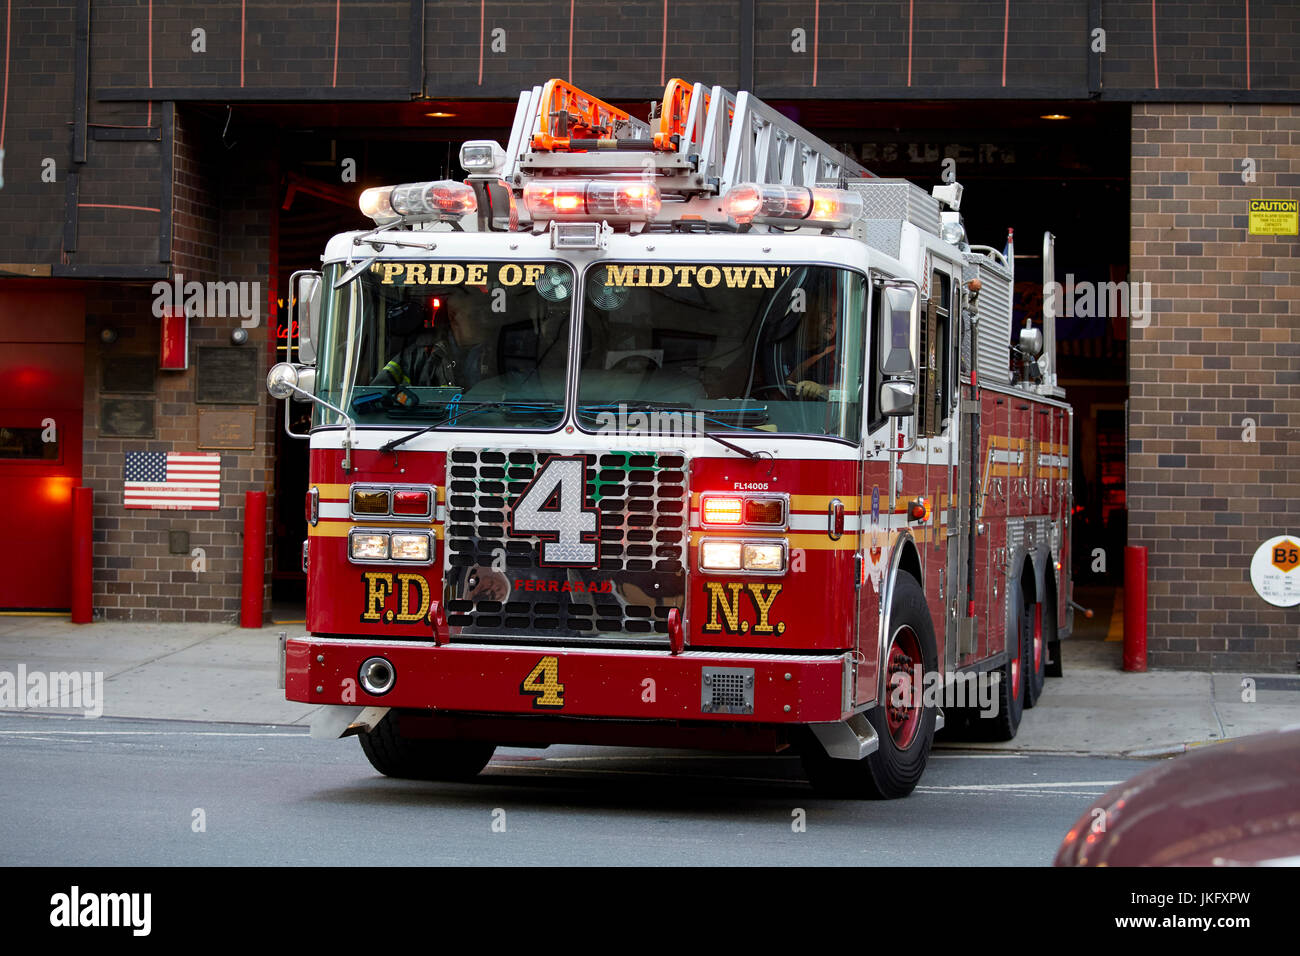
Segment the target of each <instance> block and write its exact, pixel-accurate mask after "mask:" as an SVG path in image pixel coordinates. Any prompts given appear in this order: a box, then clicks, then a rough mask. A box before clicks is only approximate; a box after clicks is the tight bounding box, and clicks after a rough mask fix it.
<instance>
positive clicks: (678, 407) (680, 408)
mask: <svg viewBox="0 0 1300 956" xmlns="http://www.w3.org/2000/svg"><path fill="white" fill-rule="evenodd" d="M620 407H622V408H626V409H632V410H633V411H638V412H669V413H674V412H682V413H684V414H683V415H682V421H683V422H684V421H685V420H686V416H687V415H690V414H692V413H694V412H695V411H700V412H702V413H703V414H706V415H707V414H711V413H710V412H708V411H707V410H706V409H694V408H692V407H691V406H690V405H688V404H686V403H684V402H682V403H677V404H673V403H668V402H618V403H616V404H605V405H580V406H579V407H578V414H579V415H587V416H588V417H591V416H592V415H593V412H595V410H597V409H599V412H595V413H596V414H599V413H600V412H608V411H610V410H615V411H617V410H618V409H619V408H620ZM720 424H722V423H720ZM694 434H696V435H703V436H704V437H705V438H712V439H713V440H714V441H715V442H717V443H718V444H719V445H722V446H723V447H724V448H730V449H731V450H732V451H734V452H736V453H737V454H741V455H744V456H745V457H746V458H765V457H770V453H769V452H763V453H761V454H760V453H759V452H756V451H750V450H749V449H748V448H745V447H743V446H741V445H737V444H734V443H732V442H729V441H727V439H725V438H723V437H721V436H720V435H716V434H714V433H713V432H706V431H697V432H695V433H694Z"/></svg>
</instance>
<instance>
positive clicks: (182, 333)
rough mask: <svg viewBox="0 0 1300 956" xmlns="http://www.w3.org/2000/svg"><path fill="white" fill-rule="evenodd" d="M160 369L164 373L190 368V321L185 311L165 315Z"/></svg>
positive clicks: (172, 311)
mask: <svg viewBox="0 0 1300 956" xmlns="http://www.w3.org/2000/svg"><path fill="white" fill-rule="evenodd" d="M158 367H159V368H160V369H162V370H163V371H164V372H183V371H185V370H186V369H187V368H189V367H190V320H189V317H188V316H186V314H185V310H184V309H168V310H167V311H166V312H164V313H163V317H162V341H161V344H160V346H159V348H158Z"/></svg>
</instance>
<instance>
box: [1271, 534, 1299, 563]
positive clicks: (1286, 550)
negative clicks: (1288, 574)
mask: <svg viewBox="0 0 1300 956" xmlns="http://www.w3.org/2000/svg"><path fill="white" fill-rule="evenodd" d="M1297 564H1300V545H1298V544H1296V543H1295V542H1294V541H1292V540H1291V539H1290V538H1287V539H1286V540H1284V541H1280V542H1278V543H1277V544H1275V545H1274V546H1273V566H1274V567H1276V568H1278V569H1279V570H1282V571H1290V570H1291V569H1292V568H1294V567H1295V566H1296V565H1297Z"/></svg>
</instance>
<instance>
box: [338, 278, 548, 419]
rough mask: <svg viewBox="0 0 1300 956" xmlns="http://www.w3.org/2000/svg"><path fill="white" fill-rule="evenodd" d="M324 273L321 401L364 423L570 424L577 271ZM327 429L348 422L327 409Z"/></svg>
mask: <svg viewBox="0 0 1300 956" xmlns="http://www.w3.org/2000/svg"><path fill="white" fill-rule="evenodd" d="M345 270H346V264H341V263H335V264H332V265H330V266H328V267H326V269H325V272H324V283H323V287H324V295H323V307H322V310H321V327H320V331H319V334H318V340H319V341H318V345H317V351H318V354H319V356H320V359H319V362H320V367H319V370H318V375H317V383H316V393H317V394H318V395H319V396H320V397H321V398H323V399H325V400H326V401H328V402H330V403H332V404H334V405H337V406H338V407H340V408H343V409H346V410H347V411H348V413H349V414H351V415H352V416H353V417H354V418H355V419H356V421H357V423H358V424H362V425H368V424H401V425H409V426H412V427H421V426H424V425H428V424H432V423H435V422H439V423H441V424H442V426H443V427H447V428H455V427H464V428H528V429H535V428H554V427H556V426H558V425H559V424H560V422H561V420H562V419H563V417H564V389H565V373H566V368H565V366H566V362H567V359H568V338H569V315H570V312H571V311H572V299H573V284H574V274H573V270H572V269H571V268H570V267H569V266H568V265H565V264H562V263H555V262H550V263H541V262H465V261H460V262H410V261H401V262H385V261H375V262H374V263H372V264H371V265H370V267H369V268H368V269H366V270H365V271H363V272H362V273H361V274H360V275H359V276H358V277H357V278H356V279H355V280H353V281H352V282H349V283H348V284H347V285H345V286H344V287H343V288H341V289H338V290H335V289H334V288H333V286H334V283H335V281H337V279H338V278H339V277H340V276H341V275H342V274H343V273H344V271H345ZM316 415H317V418H316V423H317V424H332V423H334V421H335V419H336V418H337V416H336V415H335V414H334V413H332V412H329V411H326V410H324V409H321V408H320V407H319V406H318V407H317V411H316Z"/></svg>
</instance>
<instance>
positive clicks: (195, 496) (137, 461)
mask: <svg viewBox="0 0 1300 956" xmlns="http://www.w3.org/2000/svg"><path fill="white" fill-rule="evenodd" d="M124 477H125V479H126V482H125V484H126V488H125V490H124V492H123V504H125V505H126V507H128V508H159V509H191V510H194V511H216V510H217V509H219V508H220V507H221V456H220V455H187V454H184V453H178V452H172V451H167V452H163V451H129V452H127V453H126V468H125V474H124Z"/></svg>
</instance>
